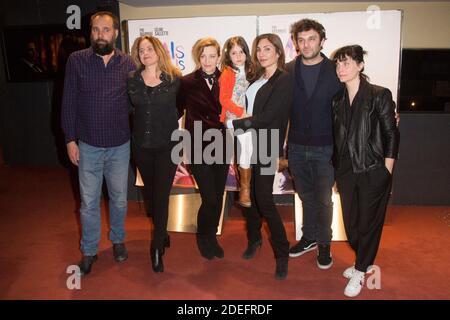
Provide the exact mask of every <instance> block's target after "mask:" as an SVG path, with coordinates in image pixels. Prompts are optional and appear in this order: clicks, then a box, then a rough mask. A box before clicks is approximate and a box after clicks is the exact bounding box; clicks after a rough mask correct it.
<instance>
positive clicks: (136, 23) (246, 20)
mask: <svg viewBox="0 0 450 320" xmlns="http://www.w3.org/2000/svg"><path fill="white" fill-rule="evenodd" d="M127 23H128V48H129V50H131V47H132V45H133V42H134V40H135V39H136V38H137V37H139V36H141V35H144V34H151V35H153V36H156V37H158V38H159V39H160V40H161V42H162V43H163V44H164V46H165V47H166V48H167V50H168V52H169V53H170V55H171V57H172V60H173V61H174V62H175V64H176V65H177V66H178V67H179V68H180V69H181V71H182V72H183V74H188V73H190V72H192V71H193V70H194V67H195V63H194V61H193V60H192V56H191V50H192V46H193V45H194V43H195V41H197V40H198V39H200V38H203V37H208V36H209V37H213V38H215V39H216V40H217V41H218V42H219V44H220V46H221V48H222V46H223V44H224V43H225V41H226V40H227V39H228V38H230V37H232V36H237V35H240V36H242V37H244V39H245V41H247V43H248V44H249V46H250V45H251V43H252V41H253V39H254V38H255V37H256V24H257V22H256V16H239V17H201V18H177V19H147V20H129V21H127Z"/></svg>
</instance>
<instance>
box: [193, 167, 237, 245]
mask: <svg viewBox="0 0 450 320" xmlns="http://www.w3.org/2000/svg"><path fill="white" fill-rule="evenodd" d="M228 168H229V164H191V165H190V169H191V172H192V174H193V175H194V178H195V181H196V182H197V185H198V189H199V191H200V196H201V198H202V204H201V206H200V209H199V210H198V215H197V234H198V236H199V237H215V236H216V233H217V227H218V226H219V220H220V213H221V212H222V201H223V193H224V191H225V183H226V181H227V176H228Z"/></svg>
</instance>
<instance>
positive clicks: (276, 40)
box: [251, 33, 285, 80]
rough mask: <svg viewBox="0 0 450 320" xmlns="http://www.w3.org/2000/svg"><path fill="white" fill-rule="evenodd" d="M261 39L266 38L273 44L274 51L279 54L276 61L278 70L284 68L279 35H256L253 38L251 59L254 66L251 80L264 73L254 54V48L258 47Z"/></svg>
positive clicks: (283, 56) (283, 55)
mask: <svg viewBox="0 0 450 320" xmlns="http://www.w3.org/2000/svg"><path fill="white" fill-rule="evenodd" d="M263 39H267V40H268V41H269V42H270V43H271V44H273V46H274V47H275V51H276V52H277V53H278V55H279V57H278V61H277V67H278V69H279V70H284V60H285V54H284V48H283V43H282V42H281V39H280V37H279V36H278V35H276V34H274V33H264V34H261V35H259V36H257V37H256V38H255V40H253V45H252V60H253V64H254V66H255V73H254V75H253V78H252V79H251V80H256V79H259V78H260V77H261V76H262V75H263V74H264V68H263V67H262V66H261V64H260V63H259V61H258V57H257V56H256V48H257V47H258V43H259V42H260V41H261V40H263Z"/></svg>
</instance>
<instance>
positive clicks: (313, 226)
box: [289, 143, 334, 245]
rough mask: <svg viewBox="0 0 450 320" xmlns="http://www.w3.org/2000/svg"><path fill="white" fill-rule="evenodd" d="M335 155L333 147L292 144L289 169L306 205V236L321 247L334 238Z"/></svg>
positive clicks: (304, 225)
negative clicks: (332, 196) (332, 224)
mask: <svg viewBox="0 0 450 320" xmlns="http://www.w3.org/2000/svg"><path fill="white" fill-rule="evenodd" d="M332 155H333V146H303V145H299V144H293V143H291V144H289V168H290V170H291V173H292V175H293V176H294V184H295V189H296V191H297V193H298V195H299V197H300V200H302V206H303V228H302V232H303V236H304V237H305V238H306V239H308V240H316V241H317V243H318V244H320V245H329V244H330V242H331V237H332V230H331V223H332V220H333V202H332V201H331V191H332V188H333V183H334V169H333V166H332V164H331V156H332Z"/></svg>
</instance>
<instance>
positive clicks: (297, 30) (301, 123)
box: [286, 19, 342, 269]
mask: <svg viewBox="0 0 450 320" xmlns="http://www.w3.org/2000/svg"><path fill="white" fill-rule="evenodd" d="M291 35H292V39H293V41H295V42H296V44H297V47H298V48H299V51H300V54H299V56H298V57H297V58H296V59H295V60H294V61H292V62H290V63H288V64H287V65H286V68H287V71H288V72H289V73H290V74H291V77H292V79H293V82H294V97H293V107H292V112H291V121H290V128H289V137H288V156H289V167H290V170H291V173H292V174H293V176H294V183H295V188H296V191H297V192H298V195H299V197H300V199H301V200H302V205H303V228H302V231H303V236H302V238H301V240H300V241H299V242H298V243H297V244H296V245H295V246H293V247H292V248H291V249H290V250H289V256H290V257H299V256H301V255H303V254H304V253H306V252H309V251H312V250H315V249H316V248H317V247H318V255H317V266H318V267H319V268H320V269H328V268H330V267H331V265H332V264H333V259H332V257H331V253H330V242H331V238H332V231H331V222H332V215H333V203H332V201H331V190H332V187H333V183H334V170H333V166H332V164H331V157H332V154H333V133H332V123H331V103H332V99H333V97H334V95H335V94H336V93H338V92H339V91H340V90H341V89H342V85H341V84H340V82H339V79H338V78H337V76H336V71H335V66H334V64H333V63H332V61H330V60H329V59H328V58H327V57H326V56H325V55H324V54H323V53H321V50H322V46H323V44H324V42H325V39H326V38H325V29H324V27H323V26H322V25H321V24H320V23H319V22H317V21H315V20H310V19H303V20H300V21H298V22H296V23H294V24H293V25H292V27H291Z"/></svg>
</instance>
